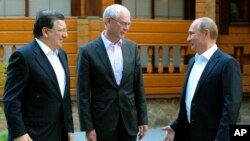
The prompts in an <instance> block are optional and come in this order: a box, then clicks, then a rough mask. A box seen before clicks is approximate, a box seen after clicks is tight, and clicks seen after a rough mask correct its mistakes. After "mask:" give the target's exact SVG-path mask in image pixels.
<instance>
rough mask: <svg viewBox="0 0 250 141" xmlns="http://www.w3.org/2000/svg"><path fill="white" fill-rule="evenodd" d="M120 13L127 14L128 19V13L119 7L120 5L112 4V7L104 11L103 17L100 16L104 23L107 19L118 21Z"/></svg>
mask: <svg viewBox="0 0 250 141" xmlns="http://www.w3.org/2000/svg"><path fill="white" fill-rule="evenodd" d="M121 11H125V12H127V13H128V14H129V17H130V12H129V10H128V9H127V8H126V7H125V6H123V5H120V4H112V5H110V6H108V7H107V8H106V9H105V10H104V12H103V16H102V18H103V21H104V23H105V22H106V19H107V18H108V17H112V18H115V19H118V18H119V16H120V12H121Z"/></svg>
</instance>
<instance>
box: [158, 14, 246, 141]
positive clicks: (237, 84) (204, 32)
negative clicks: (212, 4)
mask: <svg viewBox="0 0 250 141" xmlns="http://www.w3.org/2000/svg"><path fill="white" fill-rule="evenodd" d="M188 33H189V36H188V38H187V40H188V42H190V43H191V44H192V49H193V50H195V51H196V52H197V53H196V55H195V57H194V58H191V59H190V61H189V63H188V70H187V78H186V80H185V84H184V88H183V91H182V95H181V100H180V111H179V115H178V118H177V119H176V120H175V121H174V122H173V123H172V124H170V125H169V126H166V127H163V130H166V131H167V132H168V134H167V136H166V137H165V139H164V141H172V140H173V139H174V140H175V141H183V140H185V141H215V140H216V141H229V126H230V125H232V124H236V122H237V119H238V115H239V110H240V105H241V100H242V79H241V70H240V65H239V63H238V61H237V60H236V59H235V58H233V57H232V56H230V55H228V54H226V53H223V52H222V51H221V50H220V49H219V48H218V47H217V45H216V40H217V37H218V29H217V26H216V24H215V22H214V21H213V20H212V19H210V18H208V17H202V18H198V19H196V20H194V22H193V23H192V24H191V26H190V28H189V32H188Z"/></svg>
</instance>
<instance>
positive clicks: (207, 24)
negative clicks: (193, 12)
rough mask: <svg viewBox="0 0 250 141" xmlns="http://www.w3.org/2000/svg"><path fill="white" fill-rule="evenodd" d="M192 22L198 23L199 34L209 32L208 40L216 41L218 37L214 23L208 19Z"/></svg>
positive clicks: (203, 18)
mask: <svg viewBox="0 0 250 141" xmlns="http://www.w3.org/2000/svg"><path fill="white" fill-rule="evenodd" d="M194 22H197V23H198V29H199V30H200V31H201V32H204V31H205V30H206V29H208V30H209V31H210V33H211V34H210V38H211V39H214V40H216V39H217V37H218V34H219V32H218V27H217V25H216V23H215V22H214V21H213V20H212V19H211V18H209V17H202V18H198V19H196V20H194Z"/></svg>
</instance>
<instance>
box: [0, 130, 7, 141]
mask: <svg viewBox="0 0 250 141" xmlns="http://www.w3.org/2000/svg"><path fill="white" fill-rule="evenodd" d="M7 137H8V131H7V130H3V131H0V141H7Z"/></svg>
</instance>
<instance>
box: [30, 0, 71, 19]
mask: <svg viewBox="0 0 250 141" xmlns="http://www.w3.org/2000/svg"><path fill="white" fill-rule="evenodd" d="M29 4H30V6H29V15H30V16H35V15H36V13H37V11H38V10H39V9H47V8H51V9H56V10H58V11H60V12H62V13H63V14H64V15H65V16H70V8H71V5H70V4H71V1H70V0H60V2H59V1H58V0H29Z"/></svg>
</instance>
